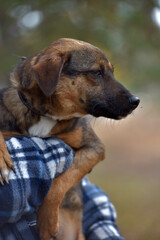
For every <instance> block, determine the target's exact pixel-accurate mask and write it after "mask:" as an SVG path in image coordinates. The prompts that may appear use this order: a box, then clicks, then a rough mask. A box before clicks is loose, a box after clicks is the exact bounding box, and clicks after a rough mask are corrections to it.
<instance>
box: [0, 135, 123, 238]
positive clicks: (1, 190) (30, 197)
mask: <svg viewBox="0 0 160 240" xmlns="http://www.w3.org/2000/svg"><path fill="white" fill-rule="evenodd" d="M6 143H7V147H8V150H9V152H10V154H11V157H12V159H13V161H14V164H15V170H16V174H15V173H13V172H11V174H10V176H9V182H10V184H9V185H7V184H5V185H4V186H0V224H1V226H0V240H40V239H39V236H38V231H37V226H36V215H35V213H34V211H35V208H36V207H37V206H39V205H40V204H41V203H42V201H43V199H44V197H45V196H46V194H47V192H48V190H49V188H50V185H51V183H52V180H53V178H54V177H56V176H58V175H59V174H61V173H62V172H63V171H65V170H66V169H67V168H68V167H69V166H70V165H71V164H72V162H73V157H74V153H73V150H72V149H71V148H70V147H69V146H67V145H66V144H65V143H64V142H63V141H61V140H59V139H55V138H47V139H45V140H44V139H40V138H36V137H34V138H26V137H18V138H11V139H10V140H8V141H7V142H6ZM82 189H83V201H84V219H83V230H84V233H85V236H86V239H87V240H124V238H122V237H121V236H120V233H119V231H118V228H117V226H116V223H115V220H116V212H115V209H114V207H113V205H112V203H111V202H110V200H109V197H108V196H107V195H106V194H105V193H104V192H103V191H102V190H101V189H100V188H98V187H97V186H95V185H94V184H91V183H90V182H89V181H88V180H87V178H84V179H83V180H82Z"/></svg>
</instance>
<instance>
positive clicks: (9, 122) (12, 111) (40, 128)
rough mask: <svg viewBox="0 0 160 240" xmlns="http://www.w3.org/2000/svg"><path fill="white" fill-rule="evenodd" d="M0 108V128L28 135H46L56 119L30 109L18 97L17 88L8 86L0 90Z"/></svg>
mask: <svg viewBox="0 0 160 240" xmlns="http://www.w3.org/2000/svg"><path fill="white" fill-rule="evenodd" d="M2 100H3V101H2V102H1V104H0V110H1V111H3V114H2V117H1V118H0V129H2V130H6V131H18V132H20V133H23V134H24V133H27V135H30V136H38V137H47V136H49V135H48V134H49V132H50V130H51V129H52V128H53V127H54V126H55V125H56V123H57V121H56V120H54V119H52V118H51V117H49V116H42V115H41V114H40V112H34V111H32V108H29V107H27V106H26V105H25V104H24V102H23V101H22V99H21V98H20V96H19V94H18V92H17V89H16V88H13V87H10V88H7V89H5V90H4V91H3V92H2Z"/></svg>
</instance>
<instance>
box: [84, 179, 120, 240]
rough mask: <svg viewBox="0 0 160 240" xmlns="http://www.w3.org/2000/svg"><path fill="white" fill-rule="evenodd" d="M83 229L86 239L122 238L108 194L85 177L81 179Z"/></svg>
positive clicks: (118, 239) (107, 239) (116, 239)
mask: <svg viewBox="0 0 160 240" xmlns="http://www.w3.org/2000/svg"><path fill="white" fill-rule="evenodd" d="M82 190H83V204H84V207H83V208H84V214H83V216H84V217H83V231H84V234H85V236H86V239H87V240H124V238H123V237H122V236H121V235H120V232H119V229H118V227H117V225H116V217H117V216H116V210H115V208H114V206H113V205H112V203H111V202H110V199H109V197H108V195H107V194H106V193H105V192H104V191H103V190H102V189H100V188H99V187H97V186H96V185H95V184H92V183H90V182H89V180H88V179H87V178H84V179H83V180H82Z"/></svg>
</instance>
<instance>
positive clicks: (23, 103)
mask: <svg viewBox="0 0 160 240" xmlns="http://www.w3.org/2000/svg"><path fill="white" fill-rule="evenodd" d="M10 80H11V87H9V88H7V89H4V90H3V91H2V94H1V102H0V112H1V117H0V129H1V130H2V131H3V134H4V136H6V138H7V137H8V136H9V134H8V132H13V131H14V133H11V134H10V136H15V135H16V134H17V133H15V131H17V132H18V134H27V135H29V129H30V127H32V126H33V125H35V124H36V123H39V121H40V119H41V116H43V117H44V118H45V119H50V120H52V121H55V120H56V121H57V122H56V125H55V126H54V127H53V128H52V129H51V131H50V132H48V134H46V137H47V136H56V137H59V138H61V139H63V140H64V141H65V142H66V143H68V144H69V145H70V146H71V147H73V148H74V149H75V159H74V163H73V164H72V166H71V167H70V168H69V169H68V170H67V171H66V172H65V173H63V174H62V175H61V176H59V177H58V178H56V179H54V181H53V183H52V186H51V188H50V191H49V193H48V194H47V196H46V198H45V199H44V202H43V204H42V206H41V207H40V208H39V210H38V226H39V230H40V236H41V238H42V239H44V240H48V239H50V238H51V237H53V236H54V235H55V234H56V233H57V231H58V222H59V218H58V216H59V207H60V206H61V210H60V231H59V233H58V235H57V239H70V240H72V239H77V240H82V239H84V237H83V234H82V227H81V217H80V216H81V209H82V205H81V197H78V195H77V193H76V192H77V190H76V191H75V190H74V189H72V190H71V191H70V192H69V193H67V195H66V197H65V201H63V203H62V200H63V198H64V196H65V194H66V192H67V191H68V190H69V189H70V188H71V187H72V186H74V185H76V184H77V183H78V182H79V181H80V180H81V179H82V178H83V177H84V176H85V175H86V174H87V173H88V172H89V171H90V170H91V169H92V168H93V167H94V166H95V165H96V164H97V163H98V162H99V161H101V160H103V159H104V147H103V145H102V143H101V141H100V140H99V139H98V137H97V136H96V135H95V133H94V132H93V130H92V128H91V127H90V125H89V123H87V121H86V119H85V118H84V116H85V115H87V114H91V115H93V116H95V117H100V116H103V117H108V118H113V119H120V118H123V117H125V116H127V115H128V114H129V113H131V112H132V111H133V110H134V109H135V108H136V107H137V106H138V103H139V100H137V101H136V103H135V102H134V104H133V103H131V101H130V99H131V98H132V97H133V96H132V95H131V93H130V92H129V91H128V90H127V89H126V88H125V87H124V86H122V85H121V84H120V83H119V82H118V81H117V80H116V79H115V78H114V76H113V68H112V65H111V63H110V62H109V60H108V59H107V57H106V56H105V55H104V53H103V52H102V51H101V50H100V49H98V48H96V47H94V46H92V45H90V44H89V43H85V42H82V41H78V40H73V39H59V40H57V41H55V42H53V43H52V44H51V45H50V46H49V47H48V48H46V49H44V50H43V51H41V52H40V53H38V54H36V55H35V56H33V57H30V58H23V59H22V60H21V61H20V63H19V64H18V66H17V67H16V68H15V70H14V71H13V73H12V74H11V77H10ZM39 137H41V136H39ZM3 146H4V144H3ZM2 150H4V151H2V155H1V156H0V170H1V174H2V178H3V179H7V176H6V175H5V174H4V172H5V171H4V170H7V169H10V168H12V167H13V163H12V161H11V159H10V157H9V156H8V155H7V160H6V157H5V156H3V155H4V154H3V152H6V149H5V147H4V149H2ZM73 192H74V193H73ZM74 194H75V196H77V198H76V199H79V200H78V201H77V200H76V201H75V203H76V202H77V204H75V206H76V208H73V202H72V201H71V199H72V196H73V195H74ZM67 196H68V197H67ZM67 203H68V204H67ZM79 203H80V205H79ZM78 206H80V207H78ZM75 209H79V210H78V214H77V210H76V211H75ZM64 219H65V221H66V222H68V226H67V227H68V228H69V227H71V229H72V231H73V232H74V234H71V235H72V237H71V235H70V237H69V238H67V237H66V236H67V234H68V232H67V230H66V226H65V224H64V222H65V221H64ZM67 219H68V220H67ZM71 219H72V220H71ZM75 223H76V224H75ZM62 225H63V227H62ZM73 232H72V233H73ZM65 237H66V238H65Z"/></svg>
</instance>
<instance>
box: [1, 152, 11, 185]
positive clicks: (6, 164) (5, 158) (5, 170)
mask: <svg viewBox="0 0 160 240" xmlns="http://www.w3.org/2000/svg"><path fill="white" fill-rule="evenodd" d="M13 167H14V164H13V161H12V159H11V157H10V155H9V153H8V150H7V148H0V183H1V184H2V185H3V184H4V183H3V181H6V182H7V183H8V176H9V172H10V170H11V169H12V170H13Z"/></svg>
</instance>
